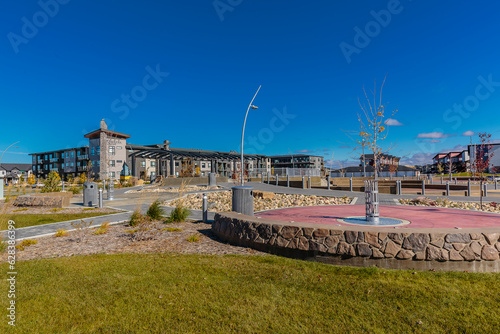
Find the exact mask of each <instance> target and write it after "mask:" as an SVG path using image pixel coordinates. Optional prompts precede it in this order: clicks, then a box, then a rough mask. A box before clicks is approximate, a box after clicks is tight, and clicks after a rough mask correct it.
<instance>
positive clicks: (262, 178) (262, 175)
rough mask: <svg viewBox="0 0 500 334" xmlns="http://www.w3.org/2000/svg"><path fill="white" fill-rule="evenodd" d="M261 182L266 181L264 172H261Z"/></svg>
mask: <svg viewBox="0 0 500 334" xmlns="http://www.w3.org/2000/svg"><path fill="white" fill-rule="evenodd" d="M260 179H261V180H260V183H264V173H262V174H260Z"/></svg>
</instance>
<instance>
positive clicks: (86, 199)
mask: <svg viewBox="0 0 500 334" xmlns="http://www.w3.org/2000/svg"><path fill="white" fill-rule="evenodd" d="M97 200H98V199H97V184H96V183H94V182H90V183H84V184H83V205H84V206H85V205H86V206H94V204H97Z"/></svg>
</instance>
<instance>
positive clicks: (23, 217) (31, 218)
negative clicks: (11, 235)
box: [2, 212, 110, 228]
mask: <svg viewBox="0 0 500 334" xmlns="http://www.w3.org/2000/svg"><path fill="white" fill-rule="evenodd" d="M109 214H110V213H97V212H82V213H47V214H39V215H38V214H15V213H14V214H6V215H5V216H4V217H2V221H7V220H13V221H15V222H16V228H21V227H28V226H35V225H42V224H50V223H57V222H63V221H67V220H73V219H82V218H90V217H97V216H103V215H109ZM2 226H5V224H3V225H2Z"/></svg>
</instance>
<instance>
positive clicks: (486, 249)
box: [481, 245, 498, 261]
mask: <svg viewBox="0 0 500 334" xmlns="http://www.w3.org/2000/svg"><path fill="white" fill-rule="evenodd" d="M481 259H483V260H485V261H494V260H498V251H497V250H496V248H495V247H493V246H490V245H486V246H483V250H482V251H481Z"/></svg>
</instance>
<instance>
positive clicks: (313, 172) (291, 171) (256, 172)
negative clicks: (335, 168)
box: [249, 168, 321, 177]
mask: <svg viewBox="0 0 500 334" xmlns="http://www.w3.org/2000/svg"><path fill="white" fill-rule="evenodd" d="M268 173H269V175H270V176H275V175H278V176H290V177H294V176H306V177H309V176H321V170H320V169H319V168H271V169H267V168H254V169H253V170H250V171H249V176H250V177H259V176H260V175H264V176H267V174H268Z"/></svg>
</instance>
